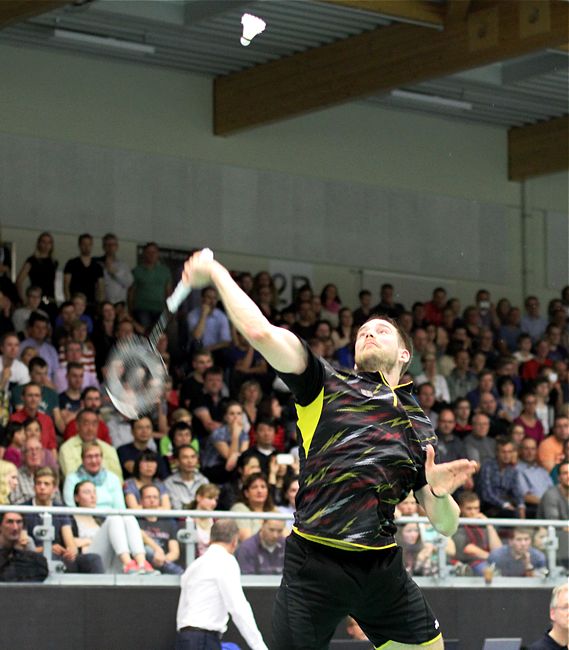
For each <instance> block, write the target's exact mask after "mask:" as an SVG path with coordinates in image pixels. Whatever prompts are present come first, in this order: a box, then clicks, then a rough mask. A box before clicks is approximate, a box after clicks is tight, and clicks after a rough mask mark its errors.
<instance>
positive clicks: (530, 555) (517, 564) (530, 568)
mask: <svg viewBox="0 0 569 650" xmlns="http://www.w3.org/2000/svg"><path fill="white" fill-rule="evenodd" d="M531 533H532V530H531V528H514V534H513V536H512V538H511V539H510V541H509V544H508V545H507V546H502V547H500V548H497V549H495V550H494V551H492V552H491V553H490V555H489V556H488V564H495V565H496V568H497V569H498V570H499V571H500V573H501V574H502V575H503V576H506V577H517V578H522V577H524V576H527V577H532V576H535V575H543V570H544V569H545V555H544V554H543V553H542V552H541V551H538V550H537V549H535V548H533V547H532V545H531ZM536 571H537V573H536Z"/></svg>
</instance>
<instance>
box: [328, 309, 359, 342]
mask: <svg viewBox="0 0 569 650" xmlns="http://www.w3.org/2000/svg"><path fill="white" fill-rule="evenodd" d="M353 325H354V317H353V316H352V312H351V311H350V309H348V307H342V309H340V311H339V312H338V327H336V328H335V329H334V330H332V342H333V343H334V352H337V351H338V350H340V349H341V348H343V347H345V346H346V345H350V343H351V342H352V328H353Z"/></svg>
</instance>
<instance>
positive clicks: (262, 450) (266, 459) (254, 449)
mask: <svg viewBox="0 0 569 650" xmlns="http://www.w3.org/2000/svg"><path fill="white" fill-rule="evenodd" d="M255 433H256V440H255V444H254V445H253V446H251V447H249V449H247V451H244V452H243V456H244V457H245V458H248V457H249V456H256V457H257V459H258V460H259V463H260V465H261V472H263V474H264V475H265V476H268V475H269V471H270V463H271V458H272V456H274V455H275V454H276V449H275V446H274V442H275V434H276V427H275V423H274V422H273V421H272V420H259V421H258V422H257V423H256V425H255Z"/></svg>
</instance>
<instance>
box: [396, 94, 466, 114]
mask: <svg viewBox="0 0 569 650" xmlns="http://www.w3.org/2000/svg"><path fill="white" fill-rule="evenodd" d="M391 96H392V97H396V98H397V99H410V100H411V101H414V102H422V103H423V104H432V105H433V106H444V107H445V108H456V109H459V110H462V111H471V110H472V109H473V105H472V103H471V102H465V101H462V100H460V99H450V98H449V97H439V96H438V95H427V94H424V93H414V92H412V91H410V90H392V91H391Z"/></svg>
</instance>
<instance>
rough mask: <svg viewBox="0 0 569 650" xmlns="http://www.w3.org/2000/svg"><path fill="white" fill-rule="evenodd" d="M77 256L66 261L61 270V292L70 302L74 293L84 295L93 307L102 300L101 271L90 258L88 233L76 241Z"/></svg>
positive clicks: (90, 248)
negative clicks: (77, 247)
mask: <svg viewBox="0 0 569 650" xmlns="http://www.w3.org/2000/svg"><path fill="white" fill-rule="evenodd" d="M77 244H78V246H79V256H78V257H74V258H72V259H70V260H68V261H67V263H66V264H65V268H64V269H63V291H64V293H65V299H66V300H70V299H71V296H72V295H73V294H74V293H77V292H80V293H84V294H85V296H86V297H87V303H88V304H89V305H90V306H94V305H95V303H97V302H100V301H101V300H103V297H104V286H103V270H102V269H101V265H100V264H98V263H97V262H96V261H95V260H94V259H93V257H92V255H91V253H92V250H93V237H92V236H91V235H89V234H88V233H84V234H82V235H79V238H78V240H77Z"/></svg>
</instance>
